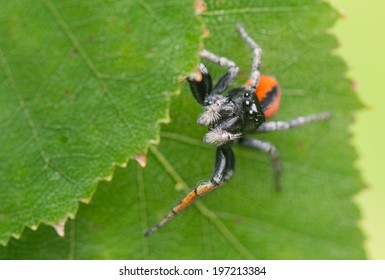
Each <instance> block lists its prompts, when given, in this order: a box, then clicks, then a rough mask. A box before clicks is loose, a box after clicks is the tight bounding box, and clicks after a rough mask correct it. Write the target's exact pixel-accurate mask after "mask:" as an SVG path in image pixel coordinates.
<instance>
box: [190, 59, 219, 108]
mask: <svg viewBox="0 0 385 280" xmlns="http://www.w3.org/2000/svg"><path fill="white" fill-rule="evenodd" d="M186 81H187V82H188V83H189V86H190V90H191V93H192V94H193V96H194V97H195V99H196V101H197V102H198V103H199V104H201V105H204V101H205V99H206V97H207V96H208V95H209V94H210V93H211V90H212V87H213V85H212V79H211V76H210V74H209V71H208V70H207V68H206V66H204V65H203V64H202V63H201V64H200V65H199V71H196V72H195V73H194V74H192V75H191V76H189V77H187V78H186Z"/></svg>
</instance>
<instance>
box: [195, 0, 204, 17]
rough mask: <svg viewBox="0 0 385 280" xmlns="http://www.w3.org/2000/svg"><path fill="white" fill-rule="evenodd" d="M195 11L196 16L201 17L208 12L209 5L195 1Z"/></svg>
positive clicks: (201, 1) (199, 0)
mask: <svg viewBox="0 0 385 280" xmlns="http://www.w3.org/2000/svg"><path fill="white" fill-rule="evenodd" d="M194 10H195V14H196V15H200V14H201V13H204V12H206V11H207V5H206V3H205V1H203V0H195V2H194Z"/></svg>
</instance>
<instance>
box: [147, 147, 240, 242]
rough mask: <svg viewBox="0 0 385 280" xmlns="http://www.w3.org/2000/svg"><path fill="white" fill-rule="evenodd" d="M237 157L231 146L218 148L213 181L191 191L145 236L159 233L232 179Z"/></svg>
mask: <svg viewBox="0 0 385 280" xmlns="http://www.w3.org/2000/svg"><path fill="white" fill-rule="evenodd" d="M234 165H235V157H234V153H233V150H232V149H231V145H226V146H222V147H218V148H217V152H216V159H215V170H214V174H213V177H212V179H211V180H210V181H209V182H205V183H201V184H199V185H198V186H196V187H195V188H194V189H193V190H192V191H190V192H189V193H188V194H187V195H186V196H185V197H184V198H183V199H182V200H181V201H180V202H179V203H178V204H177V205H175V207H174V208H172V210H171V211H170V213H168V215H167V216H166V217H165V218H164V219H163V220H161V221H160V222H159V223H158V224H156V225H155V226H153V227H151V228H149V229H148V230H147V231H146V232H145V233H144V236H149V235H150V234H152V233H154V232H155V231H157V230H158V229H159V228H161V227H163V226H164V225H165V224H167V223H168V222H169V221H171V220H172V219H173V218H174V217H175V216H176V215H178V214H179V213H180V212H182V211H183V210H185V209H186V208H187V207H189V206H190V205H191V204H193V203H194V202H195V200H197V199H198V198H199V197H201V196H204V195H206V194H208V193H209V192H211V191H213V190H215V189H216V188H217V187H219V186H220V185H222V184H223V183H224V182H225V181H226V180H228V179H230V177H231V176H232V174H233V172H234Z"/></svg>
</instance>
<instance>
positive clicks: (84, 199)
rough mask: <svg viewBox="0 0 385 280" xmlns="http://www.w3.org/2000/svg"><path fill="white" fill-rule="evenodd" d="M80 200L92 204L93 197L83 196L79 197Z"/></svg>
mask: <svg viewBox="0 0 385 280" xmlns="http://www.w3.org/2000/svg"><path fill="white" fill-rule="evenodd" d="M79 201H80V202H81V203H84V204H90V202H91V197H83V198H81V199H79Z"/></svg>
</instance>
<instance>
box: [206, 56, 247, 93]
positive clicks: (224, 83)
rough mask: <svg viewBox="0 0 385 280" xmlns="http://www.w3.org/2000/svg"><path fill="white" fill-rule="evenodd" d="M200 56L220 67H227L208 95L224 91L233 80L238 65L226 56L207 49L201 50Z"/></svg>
mask: <svg viewBox="0 0 385 280" xmlns="http://www.w3.org/2000/svg"><path fill="white" fill-rule="evenodd" d="M200 55H201V57H202V58H206V59H208V60H210V61H212V62H214V63H216V64H219V65H220V66H222V67H227V68H229V70H228V71H227V73H226V74H224V75H223V76H222V77H221V78H220V79H219V81H218V82H217V84H216V85H215V86H214V88H213V90H212V91H211V94H210V95H218V94H221V93H222V92H224V91H225V90H226V89H227V88H228V87H229V85H230V84H231V83H232V82H233V81H234V79H235V77H236V76H237V74H238V71H239V67H238V66H237V65H236V64H235V62H234V61H231V60H230V59H228V58H226V57H221V56H218V55H216V54H214V53H212V52H209V51H208V50H202V51H201V53H200Z"/></svg>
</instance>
